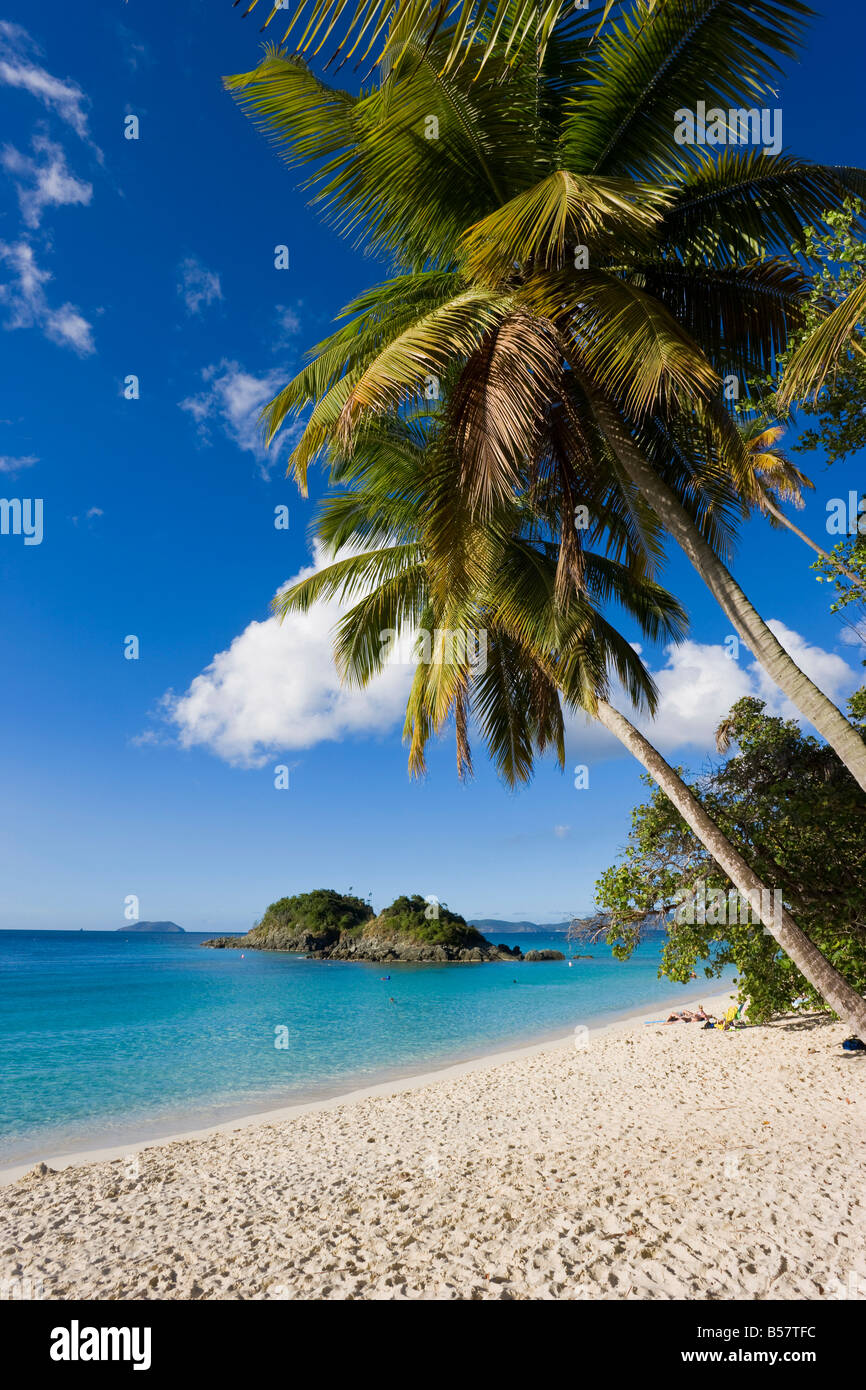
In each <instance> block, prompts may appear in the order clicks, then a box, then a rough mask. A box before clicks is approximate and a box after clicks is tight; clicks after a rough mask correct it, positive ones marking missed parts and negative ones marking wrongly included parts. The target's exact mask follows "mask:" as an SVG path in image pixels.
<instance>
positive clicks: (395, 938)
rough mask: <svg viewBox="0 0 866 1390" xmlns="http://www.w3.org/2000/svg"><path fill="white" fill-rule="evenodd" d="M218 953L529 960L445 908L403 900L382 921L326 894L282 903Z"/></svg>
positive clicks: (217, 941)
mask: <svg viewBox="0 0 866 1390" xmlns="http://www.w3.org/2000/svg"><path fill="white" fill-rule="evenodd" d="M204 945H205V946H211V947H214V948H216V949H218V950H220V949H222V950H225V949H230V950H237V949H238V948H242V949H244V950H258V951H291V952H294V953H297V954H300V955H305V956H309V957H310V958H312V959H313V960H346V961H352V960H354V961H372V962H375V963H377V964H380V963H381V964H394V963H396V962H399V961H405V962H408V963H412V964H417V963H420V962H440V963H441V962H461V963H472V962H480V961H497V960H500V961H515V960H522V958H523V957H522V953H521V950H520V947H519V946H513V947H509V946H504V945H500V946H494V945H493V943H492V942H490V941H488V940H487V939H486V938H485V937H483V936H482V935H481V933H480V932H479V931H476V929H475V928H474V927H470V926H469V924H468V923H467V922H466V920H465V919H464V918H463V917H460V916H459V915H458V914H457V913H455V912H451V911H450V910H449V909H448V908H447V907H446V906H445V905H444V904H439V903H436V902H435V900H434V901H433V903H430V902H428V900H427V899H426V898H422V897H421V896H420V895H419V894H415V895H414V896H413V897H403V898H397V899H396V901H395V902H393V903H392V904H391V906H390V907H386V908H385V909H384V911H383V912H381V913H380V914H379V916H378V917H374V915H373V911H372V909H371V908H369V907H368V906H367V905H366V903H363V902H361V900H360V899H351V898H347V897H345V896H343V895H340V894H337V893H333V892H331V890H326V889H318V890H316V892H315V893H307V894H302V895H299V896H298V897H296V898H281V899H280V901H279V902H278V903H273V904H272V905H271V907H269V908H268V910H267V912H266V913H265V915H264V917H263V918H262V920H261V922H259V923H258V925H257V926H255V927H253V929H252V931H250V932H248V933H247V935H246V936H220V937H215V938H214V939H213V940H212V941H205V942H204Z"/></svg>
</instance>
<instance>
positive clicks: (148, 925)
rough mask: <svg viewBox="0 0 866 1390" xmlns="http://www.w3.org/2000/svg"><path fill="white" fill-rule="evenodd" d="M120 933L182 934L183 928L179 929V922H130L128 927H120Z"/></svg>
mask: <svg viewBox="0 0 866 1390" xmlns="http://www.w3.org/2000/svg"><path fill="white" fill-rule="evenodd" d="M117 930H118V931H122V932H127V931H144V932H170V931H171V932H177V931H179V932H182V931H183V927H179V926H178V925H177V922H130V923H129V925H128V926H126V927H118V928H117Z"/></svg>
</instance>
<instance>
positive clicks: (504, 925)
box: [469, 917, 570, 934]
mask: <svg viewBox="0 0 866 1390" xmlns="http://www.w3.org/2000/svg"><path fill="white" fill-rule="evenodd" d="M469 925H470V927H477V928H478V930H479V931H483V932H491V931H492V932H505V933H506V934H508V933H509V932H541V933H544V934H548V933H556V932H564V931H568V928H569V925H570V923H569V922H502V921H500V920H499V918H498V917H481V918H477V917H473V918H472V920H471V921H470V923H469Z"/></svg>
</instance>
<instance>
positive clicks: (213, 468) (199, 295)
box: [0, 0, 864, 930]
mask: <svg viewBox="0 0 866 1390" xmlns="http://www.w3.org/2000/svg"><path fill="white" fill-rule="evenodd" d="M153 8H154V7H152V6H148V5H146V4H145V3H144V0H131V3H129V4H119V3H118V4H113V5H105V6H98V5H92V6H88V7H86V9H83V8H82V7H81V6H79V5H68V4H59V3H57V0H49V3H47V4H45V5H43V6H40V7H39V8H38V9H37V10H35V11H34V9H33V7H32V6H30V5H24V4H21V3H13V4H11V5H7V7H6V21H5V23H4V25H3V27H2V29H0V113H2V125H3V131H4V136H3V149H2V174H3V178H2V192H0V324H2V333H0V351H2V354H3V371H2V397H3V400H2V406H0V494H2V495H3V496H5V497H7V498H13V497H14V498H34V499H35V498H41V499H43V503H44V537H43V540H42V543H41V544H39V545H31V546H25V545H24V543H23V537H22V536H14V535H0V592H2V614H3V616H2V625H0V665H2V670H3V673H4V679H3V682H2V693H0V700H2V729H3V736H2V741H0V759H2V764H0V773H2V779H3V786H4V790H5V796H4V798H3V806H2V811H0V876H2V883H3V892H2V895H0V897H2V901H0V926H2V927H25V926H26V927H63V928H78V927H86V928H106V929H108V928H112V927H116V926H120V925H121V924H122V922H123V905H124V900H125V899H126V898H127V896H128V895H130V894H135V895H136V896H137V897H138V899H139V903H140V913H141V916H142V917H144V918H173V919H174V920H175V921H177V922H180V923H181V925H183V926H185V927H187V928H188V929H190V930H210V929H242V928H245V927H247V926H248V925H249V924H250V922H251V921H252V920H253V919H254V918H255V917H257V916H258V915H259V914H260V912H261V911H262V910H263V908H264V907H265V906H266V905H267V903H268V902H270V901H271V900H272V899H273V898H275V897H278V896H281V895H283V894H286V893H292V892H297V891H302V890H305V889H308V888H313V887H317V886H323V885H329V886H334V887H337V888H340V889H347V888H349V887H350V886H351V887H353V888H354V890H355V891H356V892H360V893H361V894H362V895H366V894H367V893H368V892H372V894H373V901H374V903H375V904H376V905H377V906H383V905H384V904H385V903H386V902H388V901H390V900H391V898H392V897H394V896H396V895H397V894H398V893H401V892H413V891H417V892H421V893H425V894H427V893H435V894H436V895H437V897H439V898H440V899H441V900H443V901H446V902H448V903H449V905H450V906H452V907H453V908H455V909H456V910H458V911H461V912H463V913H464V914H465V915H466V916H497V917H504V918H507V917H514V918H521V917H527V916H529V917H534V918H536V920H545V921H546V920H554V919H556V918H559V917H561V916H564V915H567V914H568V913H569V912H572V911H580V910H583V909H585V908H586V907H588V906H589V904H590V902H591V896H592V883H593V880H594V879H595V877H596V876H597V874H598V872H599V871H600V870H601V869H602V868H604V867H605V866H606V865H607V864H608V863H609V862H611V860H612V858H613V857H614V856H615V854H616V852H617V850H618V849H619V847H620V846H621V845H622V844H623V842H624V840H625V837H626V835H627V832H628V824H629V811H630V808H631V807H632V805H634V804H635V802H636V801H637V800H638V799H639V798H640V797H641V795H642V788H641V786H640V783H639V781H638V770H637V768H636V766H635V765H634V764H632V763H630V762H629V761H628V760H627V759H626V758H625V757H621V756H618V755H616V750H615V749H613V750H611V748H610V746H609V745H607V744H606V743H605V742H604V741H603V740H602V739H600V738H599V737H598V735H597V734H596V733H595V732H591V733H587V732H584V731H582V730H580V729H575V730H574V731H573V733H572V737H571V742H570V748H569V754H570V759H569V769H570V770H569V772H568V773H567V774H566V775H563V774H561V773H560V772H558V771H557V770H556V769H555V768H554V767H553V766H552V765H549V764H542V765H541V766H540V768H539V771H538V774H537V776H536V778H535V781H534V782H533V784H532V785H531V786H530V787H528V788H526V789H524V790H522V791H520V792H518V793H513V794H512V793H509V792H507V791H506V790H505V789H504V788H503V787H502V786H501V784H500V783H499V782H498V781H497V779H496V777H495V776H494V774H493V773H492V771H491V770H490V769H489V768H488V767H487V766H486V765H485V763H484V760H483V756H482V753H481V748H480V746H479V747H478V748H477V750H476V764H477V773H476V778H475V780H474V781H473V782H470V783H468V784H467V785H460V784H459V783H458V781H457V778H456V776H455V772H454V753H453V746H452V743H451V742H450V741H449V740H445V741H443V743H442V744H441V746H437V747H436V748H435V749H433V750H432V752H431V757H430V767H429V775H428V777H427V778H426V780H424V781H423V782H412V781H410V779H409V777H408V774H407V771H406V755H405V749H404V748H403V746H402V744H401V741H400V736H399V727H400V719H399V717H398V716H399V701H400V695H401V691H402V682H403V681H404V679H405V673H404V672H399V671H398V672H396V673H393V674H392V676H391V677H389V678H388V679H387V680H386V681H385V682H384V684H383V686H382V688H381V689H379V690H378V691H371V692H370V693H369V695H368V696H366V697H359V698H356V699H354V700H353V699H349V698H347V697H345V696H341V695H339V693H338V692H337V691H336V683H335V679H334V677H333V675H332V673H331V670H330V665H329V663H328V661H327V631H328V626H329V621H330V619H329V617H328V615H327V614H326V613H325V614H322V615H319V617H318V618H316V619H314V620H311V621H310V623H309V624H308V625H306V626H304V625H303V624H296V625H295V626H294V628H291V627H290V628H287V629H283V630H282V632H279V631H277V629H276V628H275V626H274V624H273V623H272V622H271V623H269V622H268V604H269V600H270V598H271V596H272V595H273V593H274V592H275V590H276V589H277V588H278V587H279V585H280V584H282V583H284V582H285V581H286V579H288V578H289V577H290V576H292V575H295V574H297V573H298V572H299V571H300V570H301V569H302V568H303V567H304V566H307V565H309V564H310V563H311V556H310V552H309V549H308V545H307V538H306V528H307V525H308V522H309V520H310V516H311V513H312V507H313V502H312V501H309V502H305V501H302V500H301V499H300V497H299V496H298V495H297V493H296V490H295V488H294V484H292V483H290V482H289V481H288V480H286V479H285V478H284V476H283V473H284V467H285V463H284V460H283V461H281V457H280V455H279V454H278V455H277V456H276V457H274V456H273V455H271V456H266V455H265V454H264V453H263V451H262V450H261V449H260V447H259V444H258V441H257V436H256V433H255V427H254V422H255V415H256V412H257V407H258V406H259V405H260V404H261V403H262V401H264V400H265V399H267V398H268V396H269V395H271V394H273V391H274V390H275V389H276V387H277V386H278V385H279V384H281V383H282V382H283V381H284V380H285V379H286V377H287V376H288V374H289V373H290V372H292V370H293V369H294V368H295V366H296V364H297V363H298V362H299V359H300V356H301V354H302V352H303V350H304V349H305V348H306V347H308V346H309V345H311V344H312V343H313V342H315V341H316V340H317V339H318V338H319V337H320V336H322V335H323V334H324V332H326V331H327V326H328V324H329V322H330V320H331V318H332V316H333V314H334V313H335V312H336V311H337V310H338V309H339V308H340V307H341V305H342V304H343V303H345V302H346V301H347V300H348V299H349V298H350V297H351V296H352V295H353V294H354V293H355V292H357V291H358V290H360V289H361V288H363V287H364V286H366V285H368V284H369V283H371V282H373V281H375V280H377V279H378V278H379V269H378V268H377V267H376V265H375V264H374V263H371V262H370V261H368V260H364V259H362V258H361V257H360V256H358V255H357V254H355V253H354V252H353V251H352V249H351V248H350V247H349V246H348V245H347V244H346V243H345V242H343V241H341V240H340V239H339V238H337V237H336V236H335V235H334V234H333V233H332V232H330V231H328V230H327V229H325V228H323V227H321V226H320V225H319V224H318V223H317V222H316V221H315V220H314V219H313V218H312V217H311V215H310V214H309V213H308V212H307V211H306V209H305V206H304V199H303V195H301V194H299V193H298V192H296V191H295V189H294V186H293V179H292V178H291V176H289V174H288V173H287V172H286V171H285V169H284V168H283V166H282V165H281V164H280V163H279V162H278V160H277V159H276V157H275V155H274V154H273V152H272V151H271V149H270V148H269V147H268V146H267V144H266V143H265V141H264V140H263V139H262V138H261V137H260V136H259V135H257V134H256V132H255V131H254V129H253V128H252V126H251V125H250V123H249V122H248V121H247V120H246V119H245V117H243V116H242V115H241V113H240V112H239V111H238V110H237V108H236V107H235V105H234V104H233V102H232V101H231V100H230V98H229V97H228V96H227V95H226V94H225V93H224V92H223V90H222V88H221V85H220V76H221V74H223V73H228V72H235V71H241V70H244V69H246V68H249V67H251V66H253V65H254V63H255V61H256V58H257V53H258V44H259V42H260V40H259V36H258V32H257V25H256V24H255V23H254V21H253V20H252V19H248V20H246V21H245V22H241V19H240V12H239V10H235V9H232V7H231V5H230V4H229V3H228V0H200V2H199V3H193V2H192V0H178V2H177V3H176V4H172V5H171V6H160V7H156V9H157V13H156V15H154V13H153ZM828 8H829V7H828ZM858 31H859V32H860V34H861V38H862V14H861V10H860V7H859V6H855V5H854V4H853V3H850V4H848V3H845V4H843V3H840V0H834V4H833V6H832V17H830V18H822V19H820V20H819V21H818V22H817V23H816V24H815V26H814V28H813V31H812V39H811V42H810V45H809V47H808V49H807V51H806V53H805V55H804V59H803V62H802V64H801V65H800V66H799V67H795V68H794V69H793V73H792V76H791V77H790V78H789V80H788V81H787V82H786V83H785V85H784V86H783V88H782V91H781V96H780V105H781V106H782V108H783V111H784V140H785V145H786V146H787V147H788V148H790V149H792V150H795V151H797V152H798V153H799V154H801V155H804V156H808V157H812V158H816V159H822V160H824V161H826V162H828V163H840V164H841V163H852V164H855V163H863V162H864V151H863V149H862V122H861V102H862V42H853V41H849V39H848V38H845V37H844V35H845V34H846V33H847V34H848V35H849V38H850V35H852V34H854V33H856V32H858ZM130 113H132V114H135V115H137V116H138V117H139V121H140V139H139V140H137V141H132V140H126V139H125V138H124V120H125V117H126V116H127V115H128V114H130ZM278 243H285V244H286V245H288V247H289V252H290V269H289V270H287V271H278V270H276V269H275V268H274V255H273V248H274V246H275V245H276V244H278ZM129 374H135V375H136V376H138V378H139V380H140V399H138V400H126V399H124V395H123V383H124V379H125V378H126V377H127V376H128V375H129ZM804 466H806V467H807V469H808V470H809V471H810V472H811V474H812V477H813V479H814V481H815V484H816V491H815V493H814V494H813V496H812V497H811V498H810V500H809V502H808V504H807V508H806V511H805V512H804V513H801V514H800V516H799V517H798V521H799V524H801V525H803V526H805V528H806V529H808V530H809V531H810V532H811V533H812V534H813V535H815V536H816V537H817V538H819V539H826V537H825V533H824V519H825V513H826V503H827V500H828V498H830V497H835V496H844V495H845V494H846V492H847V490H848V488H850V487H855V486H857V483H858V481H860V477H861V475H862V467H861V465H860V462H858V460H853V461H849V462H848V463H847V464H846V465H844V466H843V465H835V466H834V467H833V469H832V470H830V471H827V469H826V468H825V465H824V461H823V460H822V459H821V458H820V457H812V458H810V459H808V460H807V461H806V462H805V465H804ZM314 492H315V488H314ZM280 504H286V505H288V507H289V511H290V524H289V529H288V531H279V530H276V529H275V527H274V524H273V523H274V508H275V507H276V506H278V505H280ZM736 570H737V574H738V577H740V579H741V582H742V583H743V585H744V587H745V588H746V590H747V592H748V593H749V594H750V596H751V597H752V598H753V600H754V601H755V602H756V603H757V605H758V607H759V609H760V610H761V612H762V613H763V614H764V616H765V617H767V618H772V619H775V620H776V621H778V622H780V623H781V624H783V625H784V627H785V629H786V630H787V631H788V632H789V633H791V634H793V635H792V636H790V637H789V638H787V639H786V640H787V641H788V642H789V643H790V644H791V645H792V646H793V647H794V648H795V649H796V650H797V651H798V652H800V653H804V652H805V655H804V661H805V662H806V663H807V664H811V669H812V670H813V672H814V673H815V674H816V676H817V678H819V679H820V680H821V681H822V682H823V683H824V684H825V685H826V687H827V688H828V689H829V690H830V692H831V693H832V694H834V696H836V698H838V699H840V700H841V699H842V698H844V695H845V694H847V693H849V692H850V690H851V689H853V688H854V686H855V685H856V684H857V683H858V682H859V674H860V661H861V659H862V656H863V652H862V651H861V650H859V649H858V648H856V647H852V646H851V645H848V644H846V643H845V642H844V641H843V629H842V627H841V625H840V624H839V623H838V621H837V620H836V619H834V618H833V617H831V616H830V615H829V614H828V612H827V598H826V591H825V590H822V588H821V586H819V585H817V584H816V583H815V579H814V576H813V575H812V574H811V573H810V571H809V568H808V554H807V552H806V551H805V549H804V548H803V547H802V545H801V543H799V542H797V541H796V540H794V539H793V538H788V537H787V536H785V535H780V534H779V533H777V532H771V531H770V530H769V529H767V528H766V527H765V526H763V525H761V524H760V523H752V524H750V525H749V527H747V528H746V529H745V531H744V532H743V536H742V542H741V546H740V552H739V556H738V561H737V566H736ZM666 578H667V582H668V584H669V586H670V587H671V588H672V589H673V590H674V591H675V592H677V593H678V594H679V595H680V596H681V597H682V598H683V600H684V601H685V602H686V604H687V606H688V608H689V611H690V615H691V620H692V631H691V642H692V645H691V646H687V647H685V648H683V649H680V651H679V652H677V653H672V654H666V653H664V652H662V651H658V652H647V653H646V655H647V658H648V660H649V663H650V665H651V666H652V668H653V670H654V671H656V672H661V676H660V684H661V686H662V690H663V693H664V696H665V698H664V701H663V705H662V710H661V715H660V719H659V726H658V730H657V741H658V742H659V745H660V746H661V747H662V748H663V750H664V751H665V753H666V754H667V755H668V756H669V757H671V758H672V759H674V760H675V761H681V762H684V763H687V764H689V765H690V766H692V767H699V766H700V765H701V764H702V762H703V760H704V759H705V757H706V755H707V750H708V748H709V734H710V731H711V728H712V725H713V722H714V715H715V713H716V712H721V711H722V710H723V709H724V708H726V707H727V705H728V704H730V703H731V701H732V700H733V699H735V698H737V697H738V695H740V694H743V693H746V692H747V691H750V690H751V691H758V692H760V691H762V690H763V689H764V687H763V686H762V685H761V684H760V680H759V677H758V676H757V674H756V673H755V671H754V670H753V669H752V666H751V660H750V658H749V656H748V654H747V653H745V652H744V653H742V654H741V657H740V660H739V662H737V663H730V662H726V661H725V659H724V656H723V654H722V644H723V643H724V640H725V638H726V636H727V635H728V632H729V625H728V624H727V622H726V620H725V619H724V617H723V615H722V614H721V613H720V612H719V611H718V610H717V609H716V608H715V606H714V604H713V602H712V600H711V599H710V598H709V597H708V596H707V595H706V594H705V593H704V592H703V591H702V589H701V586H700V583H699V581H698V580H697V579H696V577H695V576H694V575H693V573H692V572H691V570H690V569H689V568H688V567H687V566H686V565H685V564H684V563H683V562H682V561H680V559H679V557H678V556H677V555H676V554H672V555H671V559H670V563H669V566H668V569H667V571H666ZM251 625H252V626H251ZM132 634H134V635H135V636H137V638H138V639H139V643H140V656H139V659H138V660H127V659H125V657H124V639H125V638H126V637H127V636H128V635H132ZM215 658H216V665H215V666H212V663H214V660H215ZM193 682H197V684H196V685H195V686H193V684H192V683H193ZM191 686H192V690H190V687H191ZM171 692H173V694H172V693H171ZM766 693H767V694H768V695H771V692H770V691H769V690H767V692H766ZM577 763H585V764H587V766H588V767H589V769H590V784H589V788H588V789H586V790H576V789H575V787H574V785H573V774H572V771H571V769H572V768H573V767H574V765H575V764H577ZM277 764H285V765H287V766H288V767H289V768H290V769H291V771H290V779H289V780H290V786H289V789H288V790H277V789H276V788H275V786H274V767H275V765H277Z"/></svg>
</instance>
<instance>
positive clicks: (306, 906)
mask: <svg viewBox="0 0 866 1390" xmlns="http://www.w3.org/2000/svg"><path fill="white" fill-rule="evenodd" d="M372 916H373V909H372V908H371V907H370V905H369V904H368V903H365V902H364V901H363V899H362V898H356V897H354V896H353V895H352V894H350V893H338V892H337V891H336V890H335V889H334V888H314V889H313V890H312V892H310V893H296V894H295V896H294V897H291V898H279V899H278V900H277V901H276V902H274V903H271V905H270V907H269V908H268V909H267V910H266V912H265V913H264V916H263V917H262V919H261V921H260V922H257V923H256V925H255V926H254V927H253V928H252V930H251V931H250V933H249V936H250V941H251V944H255V943H256V942H261V941H273V940H275V939H278V938H280V937H286V936H295V935H301V934H304V933H308V934H309V935H310V936H315V937H329V938H334V939H335V938H336V937H337V936H338V935H339V934H340V932H342V931H351V930H352V928H354V927H359V926H363V924H364V923H365V922H368V921H370V919H371V918H372Z"/></svg>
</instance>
